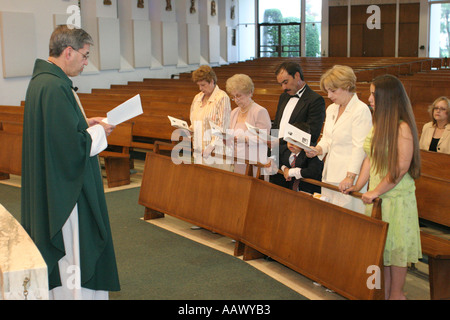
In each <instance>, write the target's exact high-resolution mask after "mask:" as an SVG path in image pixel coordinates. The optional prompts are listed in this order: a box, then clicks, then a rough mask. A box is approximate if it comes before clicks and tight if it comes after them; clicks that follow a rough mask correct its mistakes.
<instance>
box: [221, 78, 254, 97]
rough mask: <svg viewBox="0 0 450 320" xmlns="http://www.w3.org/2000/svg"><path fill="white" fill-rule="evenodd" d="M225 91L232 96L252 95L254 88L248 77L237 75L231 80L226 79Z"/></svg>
mask: <svg viewBox="0 0 450 320" xmlns="http://www.w3.org/2000/svg"><path fill="white" fill-rule="evenodd" d="M226 90H227V92H228V93H229V94H232V93H233V92H239V93H243V94H252V93H253V91H254V90H255V86H254V84H253V81H252V79H251V78H250V77H249V76H248V75H246V74H242V73H238V74H235V75H234V76H232V77H231V78H228V80H227V83H226Z"/></svg>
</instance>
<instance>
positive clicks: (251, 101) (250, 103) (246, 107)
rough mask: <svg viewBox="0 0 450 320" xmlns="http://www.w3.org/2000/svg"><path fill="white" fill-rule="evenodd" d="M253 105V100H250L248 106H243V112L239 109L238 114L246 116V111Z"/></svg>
mask: <svg viewBox="0 0 450 320" xmlns="http://www.w3.org/2000/svg"><path fill="white" fill-rule="evenodd" d="M252 104H253V100H252V99H250V102H249V104H248V105H246V106H245V111H242V109H243V108H242V107H240V108H239V113H240V114H246V113H247V112H248V110H250V106H251V105H252Z"/></svg>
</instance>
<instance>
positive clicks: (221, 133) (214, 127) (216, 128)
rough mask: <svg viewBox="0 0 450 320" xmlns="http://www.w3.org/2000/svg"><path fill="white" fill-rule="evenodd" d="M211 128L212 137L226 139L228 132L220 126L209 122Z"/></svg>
mask: <svg viewBox="0 0 450 320" xmlns="http://www.w3.org/2000/svg"><path fill="white" fill-rule="evenodd" d="M209 126H210V127H211V134H212V135H214V136H217V137H220V138H224V139H225V136H226V132H224V131H223V130H222V128H221V127H220V126H218V125H217V124H215V123H214V122H212V121H210V122H209Z"/></svg>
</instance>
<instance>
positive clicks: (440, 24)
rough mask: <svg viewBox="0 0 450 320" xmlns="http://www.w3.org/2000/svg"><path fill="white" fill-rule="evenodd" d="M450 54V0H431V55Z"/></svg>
mask: <svg viewBox="0 0 450 320" xmlns="http://www.w3.org/2000/svg"><path fill="white" fill-rule="evenodd" d="M449 54H450V1H430V54H429V55H430V57H438V58H444V57H449Z"/></svg>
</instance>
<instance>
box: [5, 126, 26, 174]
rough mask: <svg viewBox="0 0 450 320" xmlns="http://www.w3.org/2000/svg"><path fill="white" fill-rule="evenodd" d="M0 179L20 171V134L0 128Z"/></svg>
mask: <svg viewBox="0 0 450 320" xmlns="http://www.w3.org/2000/svg"><path fill="white" fill-rule="evenodd" d="M0 150H1V152H0V180H5V179H9V175H10V174H15V175H21V172H22V134H18V133H14V132H5V131H4V130H0Z"/></svg>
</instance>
